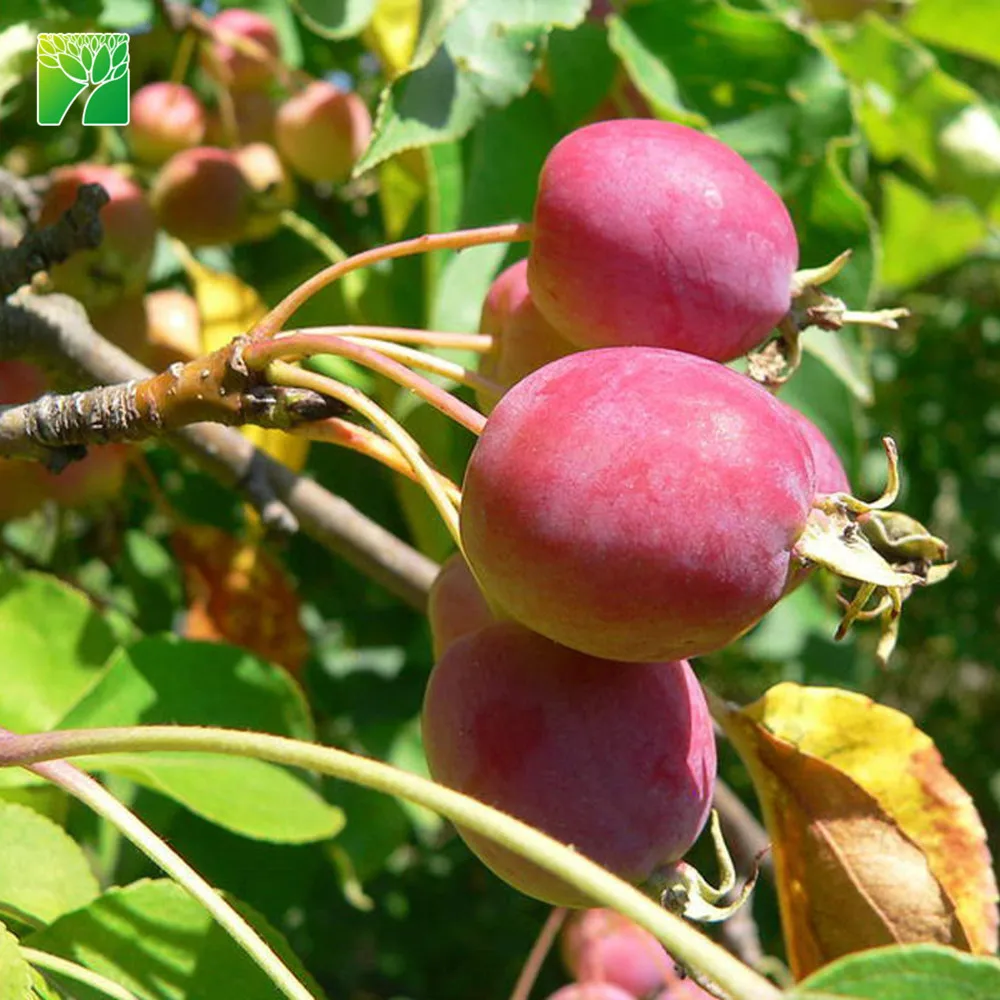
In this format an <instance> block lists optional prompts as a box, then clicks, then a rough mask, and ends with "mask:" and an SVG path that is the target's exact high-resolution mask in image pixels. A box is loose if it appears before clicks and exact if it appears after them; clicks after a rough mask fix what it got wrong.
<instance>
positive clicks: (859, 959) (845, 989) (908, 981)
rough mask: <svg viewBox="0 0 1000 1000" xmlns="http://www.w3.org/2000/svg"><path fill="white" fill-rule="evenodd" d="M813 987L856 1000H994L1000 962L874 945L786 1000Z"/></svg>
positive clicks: (929, 948)
mask: <svg viewBox="0 0 1000 1000" xmlns="http://www.w3.org/2000/svg"><path fill="white" fill-rule="evenodd" d="M800 991H801V992H800ZM813 991H815V992H816V993H818V994H823V995H824V996H833V997H851V998H852V1000H931V998H932V1000H994V998H995V997H997V996H1000V962H998V961H997V960H996V959H995V958H989V959H987V958H975V957H973V956H972V955H963V954H962V953H961V952H957V951H955V950H954V949H952V948H941V947H938V946H935V945H910V946H908V947H905V948H876V949H873V950H872V951H867V952H864V953H863V954H861V955H850V956H848V957H847V958H842V959H840V960H839V961H837V962H833V963H832V964H830V965H828V966H827V967H826V968H825V969H821V970H820V971H819V972H816V973H814V974H813V975H811V976H810V977H809V978H808V979H807V980H805V981H804V982H803V983H801V984H800V986H799V989H796V990H795V991H794V992H793V993H792V995H791V996H789V998H788V1000H798V998H799V997H800V996H801V997H802V1000H806V998H807V997H808V996H809V995H810V994H811V993H812V992H813Z"/></svg>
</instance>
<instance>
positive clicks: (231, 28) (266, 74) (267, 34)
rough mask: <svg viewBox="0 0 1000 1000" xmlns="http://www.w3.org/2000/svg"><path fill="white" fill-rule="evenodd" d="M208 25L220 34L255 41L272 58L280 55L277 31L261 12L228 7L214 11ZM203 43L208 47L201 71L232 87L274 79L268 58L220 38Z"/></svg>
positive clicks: (262, 84) (252, 85) (255, 85)
mask: <svg viewBox="0 0 1000 1000" xmlns="http://www.w3.org/2000/svg"><path fill="white" fill-rule="evenodd" d="M211 25H212V27H213V28H219V29H221V31H222V32H223V33H231V34H234V35H239V36H241V37H242V38H245V39H248V40H250V41H252V42H256V43H257V44H258V45H260V46H261V47H262V48H263V49H264V50H265V51H266V52H267V53H269V54H270V55H271V56H272V57H273V58H275V59H277V58H280V56H281V44H280V42H279V41H278V33H277V32H276V31H275V29H274V25H273V24H271V22H270V21H269V20H268V19H267V18H266V17H264V16H263V15H262V14H258V13H256V12H254V11H252V10H244V9H243V8H241V7H231V8H229V9H227V10H222V11H220V12H219V13H218V14H216V15H215V16H214V17H213V18H212V19H211ZM206 45H208V46H209V48H208V50H207V51H206V53H205V54H204V57H203V60H202V65H203V66H204V68H205V71H206V72H207V73H208V74H209V75H210V76H213V77H216V78H217V79H218V80H219V82H220V83H223V84H225V85H226V86H227V87H229V88H231V89H232V90H257V89H260V88H261V87H265V86H267V84H268V83H270V82H271V80H272V79H273V78H274V69H273V67H272V65H271V63H270V62H269V61H267V60H264V59H255V58H253V57H252V56H250V55H247V54H245V53H243V52H238V51H237V50H236V49H235V48H234V47H233V45H232V44H230V43H229V42H227V41H225V40H224V38H222V37H218V36H215V37H213V38H212V40H211V41H210V42H206Z"/></svg>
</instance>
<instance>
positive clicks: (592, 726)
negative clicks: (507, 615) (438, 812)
mask: <svg viewBox="0 0 1000 1000" xmlns="http://www.w3.org/2000/svg"><path fill="white" fill-rule="evenodd" d="M422 727H423V739H424V747H425V750H426V753H427V760H428V764H429V766H430V772H431V774H432V775H433V777H434V778H435V780H437V781H439V782H441V783H442V784H445V785H448V786H450V787H451V788H455V789H457V790H459V791H461V792H465V793H466V794H468V795H471V796H473V797H474V798H477V799H479V800H480V801H482V802H486V803H488V804H490V805H493V806H496V807H497V808H498V809H501V810H503V811H504V812H508V813H510V814H511V815H513V816H516V817H518V818H519V819H522V820H524V821H526V822H527V823H530V824H531V825H532V826H535V827H537V828H538V829H541V830H543V831H545V832H546V833H548V834H550V835H551V836H553V837H555V838H556V839H557V840H561V841H562V842H563V843H566V844H572V845H573V846H574V847H575V848H576V849H577V850H578V851H579V852H580V853H581V854H584V855H586V856H587V857H589V858H591V859H593V860H594V861H596V862H598V863H599V864H601V865H603V866H604V867H606V868H608V869H609V870H610V871H612V872H614V873H615V874H617V875H619V876H621V877H622V878H624V879H626V880H628V881H630V882H635V883H638V882H643V881H645V880H646V879H647V878H649V876H650V875H651V874H652V873H653V871H654V870H655V869H657V868H658V867H660V866H661V865H669V864H672V863H673V862H675V861H677V860H678V859H679V858H681V857H682V856H683V855H684V854H685V852H686V851H687V850H688V848H689V847H690V846H691V844H692V843H693V842H694V840H695V839H696V838H697V836H698V834H699V832H700V831H701V829H702V827H703V825H704V823H705V820H706V818H707V816H708V811H709V807H710V805H711V799H712V790H713V786H714V781H715V767H716V760H715V739H714V734H713V731H712V722H711V718H710V716H709V714H708V708H707V706H706V704H705V698H704V695H703V694H702V690H701V687H700V686H699V684H698V681H697V678H696V677H695V676H694V673H693V671H692V670H691V668H690V667H689V666H688V664H687V663H685V662H678V663H655V664H634V663H614V662H610V663H609V662H608V661H606V660H601V659H597V658H596V657H592V656H586V655H584V654H582V653H578V652H576V651H575V650H571V649H567V648H566V647H565V646H559V645H557V644H556V643H554V642H551V641H549V640H548V639H545V638H544V637H543V636H540V635H538V634H537V633H535V632H531V631H530V630H528V629H526V628H524V627H523V626H521V625H518V624H517V623H515V622H499V623H497V624H495V625H490V626H488V627H487V628H484V629H480V630H479V631H477V632H475V633H473V634H471V635H467V636H465V637H464V638H462V639H459V640H458V641H457V642H455V643H453V644H452V645H451V646H450V647H449V648H448V649H447V651H446V652H445V654H444V656H443V657H442V658H441V659H440V660H439V661H438V663H437V665H436V666H435V668H434V670H433V672H432V674H431V678H430V681H429V683H428V687H427V693H426V696H425V700H424V707H423V715H422ZM459 832H460V833H461V834H462V837H463V839H464V840H465V842H466V843H467V844H468V846H469V847H470V848H471V849H472V851H473V852H474V853H475V854H477V855H478V856H479V858H480V859H481V860H482V861H483V862H484V863H485V864H486V865H487V866H488V867H489V868H491V869H492V870H493V871H494V872H495V873H496V874H497V875H499V876H500V878H502V879H503V880H504V881H506V882H508V883H509V884H510V885H512V886H514V887H515V888H517V889H519V890H520V891H521V892H524V893H526V894H527V895H530V896H534V897H536V898H538V899H542V900H544V901H546V902H549V903H552V904H554V905H563V906H587V905H590V904H591V901H590V900H588V899H587V898H585V897H584V896H583V895H582V894H581V893H580V892H579V891H578V890H576V889H575V888H573V887H572V886H569V885H567V884H566V883H564V882H562V881H561V880H560V879H558V878H556V877H554V876H552V875H550V874H549V873H547V872H545V871H543V870H541V869H539V868H537V867H536V866H534V865H532V864H530V863H528V862H526V861H524V860H523V859H522V858H520V857H518V856H517V855H514V854H512V853H511V852H510V851H508V850H506V849H505V848H503V847H499V846H497V845H495V844H494V843H493V842H492V841H489V840H487V839H486V838H484V837H481V836H479V835H477V834H473V833H470V832H469V831H467V830H460V831H459Z"/></svg>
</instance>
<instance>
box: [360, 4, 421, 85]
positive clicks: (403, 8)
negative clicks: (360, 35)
mask: <svg viewBox="0 0 1000 1000" xmlns="http://www.w3.org/2000/svg"><path fill="white" fill-rule="evenodd" d="M420 6H421V5H420V0H376V3H375V12H374V14H373V15H372V19H371V22H370V23H369V25H368V27H367V28H366V29H365V33H364V41H365V44H366V45H367V46H368V47H369V48H370V49H372V50H374V51H375V52H377V53H378V56H379V58H380V59H381V60H382V64H383V65H384V66H385V68H386V70H387V73H388V76H389V78H390V79H391V78H392V77H394V76H397V75H398V74H399V73H402V72H403V70H405V69H406V68H407V67H408V66H409V65H410V60H411V59H412V57H413V52H414V50H415V49H416V46H417V36H418V34H419V32H420Z"/></svg>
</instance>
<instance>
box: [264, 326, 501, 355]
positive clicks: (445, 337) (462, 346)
mask: <svg viewBox="0 0 1000 1000" xmlns="http://www.w3.org/2000/svg"><path fill="white" fill-rule="evenodd" d="M289 332H291V333H303V334H309V335H310V336H312V335H313V334H317V333H325V334H331V335H333V336H335V337H345V338H348V337H349V338H350V339H351V340H367V339H369V338H370V339H372V340H380V341H383V342H386V343H393V344H421V345H423V346H424V347H449V348H452V349H454V350H456V351H473V352H474V353H476V354H488V353H489V352H490V351H491V350H493V343H494V342H493V338H492V337H491V336H490V335H489V334H486V333H447V332H443V331H440V330H418V329H416V328H410V327H406V326H371V325H365V324H349V325H345V326H304V327H299V328H298V329H297V330H292V331H289ZM278 336H281V334H279V335H278Z"/></svg>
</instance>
